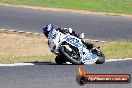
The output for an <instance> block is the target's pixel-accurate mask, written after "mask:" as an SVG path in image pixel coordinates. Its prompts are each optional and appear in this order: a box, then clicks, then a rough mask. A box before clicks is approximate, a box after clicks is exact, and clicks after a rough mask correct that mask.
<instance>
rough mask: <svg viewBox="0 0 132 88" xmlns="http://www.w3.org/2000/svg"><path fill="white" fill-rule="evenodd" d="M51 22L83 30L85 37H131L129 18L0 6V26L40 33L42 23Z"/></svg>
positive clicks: (115, 38)
mask: <svg viewBox="0 0 132 88" xmlns="http://www.w3.org/2000/svg"><path fill="white" fill-rule="evenodd" d="M49 23H51V24H54V25H56V26H58V27H71V28H73V29H74V30H75V31H77V32H79V33H81V32H84V33H85V38H90V39H95V40H96V39H97V40H105V41H118V40H126V41H132V18H129V17H120V16H97V15H84V14H74V13H69V12H53V11H42V10H33V9H26V8H16V7H5V6H0V28H6V29H14V30H19V31H28V32H37V33H42V26H44V25H46V24H49Z"/></svg>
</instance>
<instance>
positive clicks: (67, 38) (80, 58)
mask: <svg viewBox="0 0 132 88" xmlns="http://www.w3.org/2000/svg"><path fill="white" fill-rule="evenodd" d="M48 30H49V32H48V35H47V37H48V45H49V48H50V50H51V52H52V53H54V54H55V55H56V58H55V62H56V63H57V64H62V63H66V62H70V63H72V64H76V65H79V64H93V63H96V64H103V63H104V62H105V55H104V54H103V53H102V52H101V51H100V49H99V47H96V46H95V45H94V47H93V48H94V49H93V48H92V49H87V46H86V45H85V44H84V43H83V42H82V39H80V38H77V37H75V36H73V35H70V34H69V33H67V34H64V33H62V32H60V31H59V30H56V29H55V28H54V27H53V26H52V25H48Z"/></svg>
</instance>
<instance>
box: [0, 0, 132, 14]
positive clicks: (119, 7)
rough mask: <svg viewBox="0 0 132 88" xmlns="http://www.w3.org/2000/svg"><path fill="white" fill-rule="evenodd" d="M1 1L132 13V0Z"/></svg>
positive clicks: (4, 0) (2, 0)
mask: <svg viewBox="0 0 132 88" xmlns="http://www.w3.org/2000/svg"><path fill="white" fill-rule="evenodd" d="M0 3H8V4H19V5H32V6H42V7H59V8H70V9H83V10H91V11H101V12H113V13H126V14H132V0H0Z"/></svg>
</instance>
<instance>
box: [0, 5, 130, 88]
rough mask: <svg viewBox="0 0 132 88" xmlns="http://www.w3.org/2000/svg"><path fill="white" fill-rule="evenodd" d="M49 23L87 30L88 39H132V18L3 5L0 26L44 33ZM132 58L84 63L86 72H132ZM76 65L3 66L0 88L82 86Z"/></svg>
mask: <svg viewBox="0 0 132 88" xmlns="http://www.w3.org/2000/svg"><path fill="white" fill-rule="evenodd" d="M48 23H52V24H54V25H57V26H60V27H72V28H73V29H74V30H76V31H78V32H85V35H86V38H92V39H99V40H112V41H113V40H114V41H116V40H129V41H132V18H127V17H119V16H96V15H83V14H74V13H66V12H51V11H42V10H33V9H24V8H14V7H5V6H0V28H6V29H15V30H18V31H29V32H38V33H42V29H41V28H42V26H43V25H46V24H48ZM131 63H132V60H127V61H117V62H106V63H105V64H103V65H96V64H93V65H83V67H84V69H85V70H86V71H87V73H90V74H91V73H94V74H97V73H101V74H106V73H109V74H110V73H112V74H131V75H132V69H131V68H132V64H131ZM77 68H78V66H77V65H56V64H55V63H46V62H44V63H35V65H34V66H15V67H0V88H80V86H79V85H78V84H77V83H76V71H77ZM81 87H82V88H132V83H129V84H86V85H84V86H81Z"/></svg>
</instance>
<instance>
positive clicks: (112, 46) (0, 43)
mask: <svg viewBox="0 0 132 88" xmlns="http://www.w3.org/2000/svg"><path fill="white" fill-rule="evenodd" d="M16 40H17V41H16ZM89 42H91V43H94V44H95V45H96V46H100V47H101V50H102V51H103V53H104V54H105V56H106V59H124V58H132V42H125V41H117V42H115V43H111V42H93V41H89ZM54 59H55V55H54V54H52V53H51V52H50V50H49V47H48V44H47V39H46V38H45V36H42V35H34V34H25V33H21V34H20V33H17V32H8V31H2V30H0V63H4V64H10V63H22V62H49V61H54Z"/></svg>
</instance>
